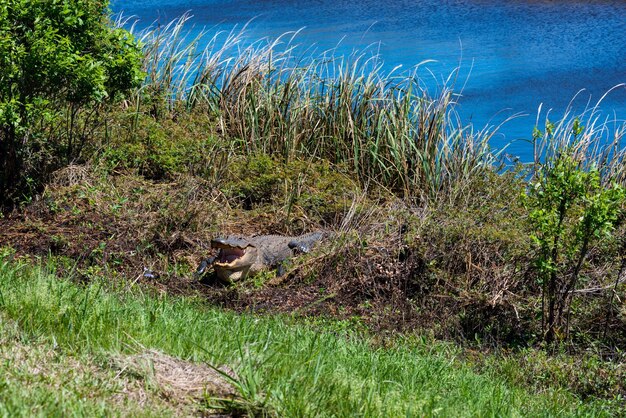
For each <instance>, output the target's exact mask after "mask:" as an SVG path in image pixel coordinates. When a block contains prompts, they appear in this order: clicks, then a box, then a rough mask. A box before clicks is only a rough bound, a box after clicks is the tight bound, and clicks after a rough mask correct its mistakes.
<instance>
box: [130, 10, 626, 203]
mask: <svg viewBox="0 0 626 418" xmlns="http://www.w3.org/2000/svg"><path fill="white" fill-rule="evenodd" d="M189 20H190V15H184V16H182V17H180V18H178V19H176V20H174V21H172V22H170V23H169V24H167V25H164V26H158V25H153V26H151V27H148V28H147V29H144V30H142V31H140V32H138V37H139V39H140V40H141V42H142V43H143V45H144V52H145V57H144V69H145V71H146V74H147V76H146V80H145V83H144V85H143V86H142V88H141V89H139V90H138V91H137V94H136V96H135V102H134V105H135V107H136V109H137V111H138V112H139V111H146V109H145V107H146V106H148V107H149V109H148V111H149V112H150V113H151V114H152V115H154V116H155V117H157V118H158V117H160V116H162V115H165V114H169V115H172V114H176V112H180V111H194V112H195V111H200V112H206V113H207V115H208V116H209V118H210V120H212V121H213V124H214V129H215V130H216V132H218V133H219V135H220V136H221V137H222V138H224V139H227V140H228V141H230V142H229V143H230V144H231V147H230V148H229V150H230V151H231V152H234V153H239V154H241V153H243V154H257V153H265V154H270V155H273V156H275V157H276V158H281V159H282V160H283V161H285V162H288V161H290V160H292V159H295V158H305V159H325V160H328V161H330V162H332V163H333V164H336V165H340V166H342V167H344V168H347V169H348V170H350V171H352V172H353V173H354V175H355V177H356V178H357V179H358V180H359V181H360V183H361V184H362V185H368V184H377V185H381V186H383V187H386V188H388V189H389V190H390V191H392V192H394V193H397V194H399V195H402V196H404V197H407V198H410V199H413V198H428V199H440V198H449V197H451V196H453V195H455V194H456V193H458V192H459V191H461V190H465V189H466V186H467V185H468V184H469V182H470V180H471V179H472V178H475V177H476V176H477V175H478V174H480V173H482V172H484V171H486V170H492V171H499V170H501V169H502V167H503V165H502V161H503V160H502V158H501V150H500V151H498V152H494V151H493V150H492V149H491V148H490V146H489V141H490V139H491V138H492V137H493V135H494V134H495V133H496V132H497V130H498V128H499V127H497V126H496V127H492V126H486V127H484V128H482V129H476V128H475V127H473V126H472V125H471V124H465V123H464V122H463V121H462V120H461V119H460V117H459V116H458V114H457V113H456V111H455V105H456V100H457V98H458V97H459V96H458V95H457V94H455V93H454V91H453V88H454V84H455V79H456V74H457V73H456V72H454V73H453V74H451V75H450V77H448V79H447V80H446V82H445V83H443V85H440V86H439V87H438V88H437V89H436V91H428V90H427V89H426V88H424V83H423V80H421V79H420V77H418V69H419V65H418V66H416V67H415V68H413V69H412V70H410V71H408V72H399V71H397V69H396V70H393V71H390V72H388V71H385V70H384V68H383V65H382V62H381V60H380V57H379V56H377V55H376V54H375V53H374V51H373V50H372V51H370V50H365V51H361V52H356V53H353V54H351V55H348V56H345V55H338V54H337V53H336V51H334V50H328V51H321V52H317V51H316V50H314V49H312V48H309V49H306V48H303V47H301V46H299V45H298V44H297V35H298V33H297V32H293V33H285V34H283V35H282V36H280V37H278V38H277V39H275V40H268V39H263V40H258V41H256V42H252V41H250V40H249V39H248V32H247V30H246V27H244V28H242V29H241V30H239V31H231V32H219V33H216V34H211V33H210V32H208V31H204V30H202V31H199V32H197V34H196V35H193V36H192V35H191V33H192V32H191V31H190V29H189ZM623 87H624V86H623V85H620V86H616V87H615V88H614V89H619V88H623ZM607 94H608V92H607ZM601 101H602V100H600V102H601ZM600 102H598V104H596V105H595V106H593V107H589V108H588V110H586V111H585V112H583V114H581V115H577V116H575V115H573V114H572V112H571V110H568V111H567V112H566V113H565V115H564V116H563V117H561V118H559V120H558V121H557V122H554V123H553V122H550V121H549V116H550V114H549V112H548V113H547V114H546V115H545V116H544V118H545V120H544V126H545V127H546V129H545V130H541V131H540V130H535V133H534V134H533V133H532V132H533V130H532V127H531V126H529V133H528V137H529V138H532V139H531V142H532V147H533V151H534V157H535V158H534V167H535V169H536V168H537V167H538V165H539V164H541V163H542V161H546V160H549V159H550V157H551V156H554V155H556V154H558V153H560V152H563V150H565V149H568V150H570V151H572V152H574V153H575V154H576V155H577V156H578V158H579V159H580V160H581V161H584V162H585V163H584V164H596V165H597V166H598V167H600V169H601V172H602V174H603V178H604V179H605V180H604V181H605V182H611V181H617V182H620V183H622V184H624V183H625V182H626V169H625V168H624V167H625V165H624V164H623V162H624V147H623V144H622V141H623V138H624V134H625V132H626V124H624V122H623V121H622V122H619V121H613V122H612V121H611V120H609V119H601V116H600V115H601V113H600V112H599V110H598V106H599V103H600ZM541 111H542V109H541V108H540V109H539V114H538V117H537V125H539V120H540V116H541ZM574 124H578V125H576V129H578V127H580V126H583V125H584V130H582V131H579V132H575V129H574V128H575V126H574ZM210 161H211V163H212V164H214V163H215V160H213V159H210ZM222 161H228V159H225V160H222ZM217 171H219V170H217Z"/></svg>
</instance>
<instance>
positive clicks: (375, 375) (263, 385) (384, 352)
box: [0, 257, 610, 416]
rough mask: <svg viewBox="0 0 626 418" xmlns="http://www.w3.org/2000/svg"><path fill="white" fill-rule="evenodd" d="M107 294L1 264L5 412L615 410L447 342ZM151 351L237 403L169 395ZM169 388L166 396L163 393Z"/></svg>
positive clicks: (0, 393) (131, 292) (139, 294)
mask: <svg viewBox="0 0 626 418" xmlns="http://www.w3.org/2000/svg"><path fill="white" fill-rule="evenodd" d="M107 287H108V284H107V283H92V284H90V285H87V286H78V285H75V284H73V283H71V282H69V281H67V280H63V279H61V280H59V279H58V278H56V277H55V276H54V275H53V274H51V272H49V271H46V269H45V268H44V269H39V268H33V267H28V266H26V265H24V264H22V263H20V262H16V261H8V260H7V259H6V257H4V258H3V259H2V261H1V263H0V294H1V295H2V297H1V300H0V303H1V305H0V314H1V318H2V321H1V326H2V333H3V340H4V341H3V347H4V348H3V350H2V357H3V360H4V361H3V368H4V371H5V372H7V374H6V375H4V377H3V383H4V384H3V386H2V389H1V390H0V397H1V398H2V400H3V402H2V409H3V413H4V414H10V415H12V416H16V415H22V416H30V415H32V414H33V413H35V414H42V415H48V416H49V415H57V414H58V415H68V414H69V415H96V414H100V413H121V414H130V413H132V414H133V415H134V414H135V413H136V412H137V411H138V410H139V408H142V409H143V412H142V413H141V414H140V415H152V414H155V415H161V414H167V413H173V414H174V413H176V411H178V412H184V411H187V412H189V411H190V409H188V408H191V410H193V409H194V408H197V409H199V410H201V411H202V410H204V411H207V410H209V408H210V407H212V406H213V407H216V406H219V408H222V409H223V410H231V411H232V410H240V411H245V412H248V413H253V414H254V415H270V416H273V415H276V416H352V415H359V416H407V415H408V416H414V415H419V416H423V415H426V416H434V415H444V416H446V415H454V416H484V415H489V416H492V415H498V416H572V415H594V416H602V415H603V414H605V415H607V416H608V414H609V411H610V409H603V405H602V404H601V403H598V404H596V405H589V404H587V405H585V404H582V403H581V402H580V401H579V400H577V399H576V398H575V397H573V396H572V395H571V394H569V393H567V392H566V391H563V390H547V391H544V392H543V393H531V392H529V391H528V390H527V389H524V388H523V387H518V386H516V385H512V384H511V383H507V382H506V381H505V380H504V379H502V378H498V377H495V376H494V375H492V374H490V373H489V372H486V373H483V374H476V373H475V372H474V371H472V370H471V368H469V367H468V366H467V365H466V364H464V362H463V360H460V359H458V358H456V355H457V354H458V352H457V351H456V350H455V349H454V348H452V347H451V346H449V345H445V344H441V343H432V342H427V341H421V340H419V339H409V340H397V341H396V342H395V343H394V344H393V345H392V346H391V347H388V348H376V346H375V345H372V343H371V341H370V339H369V338H370V337H367V335H357V334H355V333H354V332H353V331H350V330H348V329H341V327H338V325H339V323H332V322H329V323H323V322H322V323H318V325H317V326H315V327H312V326H310V325H309V326H306V325H303V324H298V323H297V322H296V323H294V322H292V321H290V320H288V319H287V318H278V317H274V318H270V317H265V318H254V317H251V316H247V315H243V316H241V315H234V314H231V313H226V312H223V311H220V310H217V309H213V308H207V307H206V305H204V304H203V303H199V301H198V300H194V299H189V298H175V297H169V296H167V295H165V294H162V295H149V294H145V293H144V292H143V291H141V290H140V289H139V288H137V287H133V286H129V287H128V288H127V289H126V291H125V292H115V293H112V292H111V291H110V290H109V289H108V288H107ZM26 352H28V355H26V354H25V353H26ZM146 353H153V355H155V356H156V354H155V353H161V355H162V356H173V357H175V358H178V359H183V360H184V361H185V362H189V364H190V365H194V364H195V365H197V364H203V363H208V364H212V365H215V366H227V367H228V368H229V369H230V370H229V369H227V368H225V367H223V369H224V370H229V372H228V373H230V375H232V376H233V377H231V378H230V379H228V380H227V381H228V384H230V385H231V388H232V390H231V395H228V396H229V397H228V399H229V400H221V401H220V400H218V399H215V398H214V397H218V395H217V394H215V393H213V394H212V393H210V391H209V392H206V393H202V392H201V391H200V392H195V393H193V392H192V391H191V390H190V391H189V393H184V390H183V389H180V388H178V392H176V382H174V383H172V382H170V387H168V386H167V385H166V384H165V383H163V381H161V380H159V376H158V373H159V372H160V370H161V369H160V368H159V366H160V364H161V363H160V362H159V359H158V358H156V357H155V358H153V359H152V360H151V361H152V364H153V366H152V367H153V370H152V373H153V375H152V376H151V375H150V371H149V368H144V369H142V368H141V367H140V364H141V363H138V362H134V363H133V359H137V358H139V357H140V356H141V355H142V354H143V355H145V354H146ZM143 358H147V359H150V357H143ZM149 361H150V360H149ZM170 361H172V360H171V359H170ZM148 364H149V363H148ZM190 367H191V366H190ZM224 373H226V372H224ZM189 375H190V373H187V375H186V377H187V378H189ZM210 377H211V375H210V373H207V374H206V378H207V379H209V381H208V384H210V383H211V382H210ZM150 379H152V380H150ZM213 380H215V377H213ZM224 384H225V383H224ZM59 389H60V390H59ZM209 389H210V386H209ZM168 390H169V391H170V392H169V393H170V397H167V396H164V394H167V393H168ZM213 390H214V391H215V389H213ZM179 392H182V393H179ZM190 393H191V394H192V395H195V397H193V396H190ZM18 394H19V396H18ZM222 396H223V395H222ZM604 406H605V407H606V405H604ZM179 407H180V408H183V409H177V408H179ZM185 408H187V409H185ZM219 408H218V409H219Z"/></svg>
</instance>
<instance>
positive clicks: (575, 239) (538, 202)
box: [524, 123, 626, 343]
mask: <svg viewBox="0 0 626 418" xmlns="http://www.w3.org/2000/svg"><path fill="white" fill-rule="evenodd" d="M583 129H584V127H582V126H581V125H580V124H579V123H575V124H574V127H573V132H572V133H573V135H574V136H575V137H576V136H578V135H579V134H580V133H582V131H583ZM573 149H574V148H563V149H561V150H560V152H558V153H555V154H554V155H552V156H550V157H549V158H547V161H546V162H545V163H544V164H543V165H542V166H541V167H539V168H538V171H537V172H536V175H535V179H534V181H532V182H531V184H530V189H529V191H528V194H527V195H524V202H525V205H526V207H527V208H528V209H529V211H530V213H529V217H530V224H531V226H532V230H533V232H532V236H531V238H532V240H533V242H534V244H535V246H536V249H537V251H536V254H535V256H534V261H535V265H536V268H537V271H538V277H539V283H540V284H541V286H542V330H543V336H544V339H545V341H546V342H548V343H552V342H554V341H555V340H557V339H562V338H565V337H567V335H568V332H569V312H570V305H571V300H572V294H573V293H572V292H573V291H574V290H575V289H576V287H577V285H578V283H579V279H580V276H581V271H582V268H583V264H584V262H585V259H586V257H587V255H588V253H589V250H590V248H591V246H592V244H593V243H594V242H597V241H600V240H606V239H613V230H614V228H615V226H616V224H617V222H618V219H619V215H620V213H621V210H622V205H623V203H624V201H625V197H626V192H625V189H624V188H623V187H622V186H619V185H617V184H612V185H610V186H604V185H603V184H602V181H601V175H600V171H599V169H598V168H597V166H596V165H595V164H590V165H588V166H585V165H584V164H583V163H582V161H581V159H579V158H577V157H576V155H577V154H576V153H575V152H574V151H573Z"/></svg>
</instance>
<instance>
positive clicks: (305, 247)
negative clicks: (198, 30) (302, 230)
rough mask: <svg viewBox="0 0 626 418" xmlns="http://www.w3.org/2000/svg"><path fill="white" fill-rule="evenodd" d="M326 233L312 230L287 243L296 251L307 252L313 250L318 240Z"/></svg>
mask: <svg viewBox="0 0 626 418" xmlns="http://www.w3.org/2000/svg"><path fill="white" fill-rule="evenodd" d="M324 235H325V234H324V233H323V232H312V233H310V234H304V235H301V236H299V237H297V238H294V239H292V240H291V241H289V244H287V246H288V247H289V248H291V249H292V250H293V251H294V253H305V254H306V253H308V252H310V251H311V249H312V248H313V246H314V245H315V244H316V243H317V242H318V241H320V240H321V239H322V238H324Z"/></svg>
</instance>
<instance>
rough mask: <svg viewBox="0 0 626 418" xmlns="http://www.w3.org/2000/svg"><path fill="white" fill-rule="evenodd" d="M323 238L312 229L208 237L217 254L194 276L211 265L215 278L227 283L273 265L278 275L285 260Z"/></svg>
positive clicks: (205, 261) (303, 251)
mask: <svg viewBox="0 0 626 418" xmlns="http://www.w3.org/2000/svg"><path fill="white" fill-rule="evenodd" d="M323 237H324V233H322V232H312V233H310V234H304V235H300V236H296V237H289V236H282V235H257V236H252V237H243V236H228V237H225V238H215V239H213V240H211V248H214V249H218V250H219V251H218V253H217V256H215V257H212V258H208V259H206V260H204V261H203V262H202V263H201V264H200V266H199V267H198V270H197V271H196V275H198V276H201V275H203V274H204V273H205V272H206V271H207V270H208V268H209V267H211V266H212V267H213V270H214V271H215V274H216V275H217V277H218V278H219V279H220V280H221V281H223V282H226V283H233V282H236V281H238V280H243V279H245V278H246V277H248V276H253V275H255V274H257V273H259V272H261V271H265V270H270V269H274V268H275V269H277V270H278V274H279V275H281V274H282V268H283V264H282V263H283V262H284V261H285V260H287V259H288V258H290V257H293V256H294V255H297V254H301V253H308V252H309V251H310V250H311V248H312V247H313V246H314V245H315V244H316V243H317V242H318V241H320V240H321V239H322V238H323Z"/></svg>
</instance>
